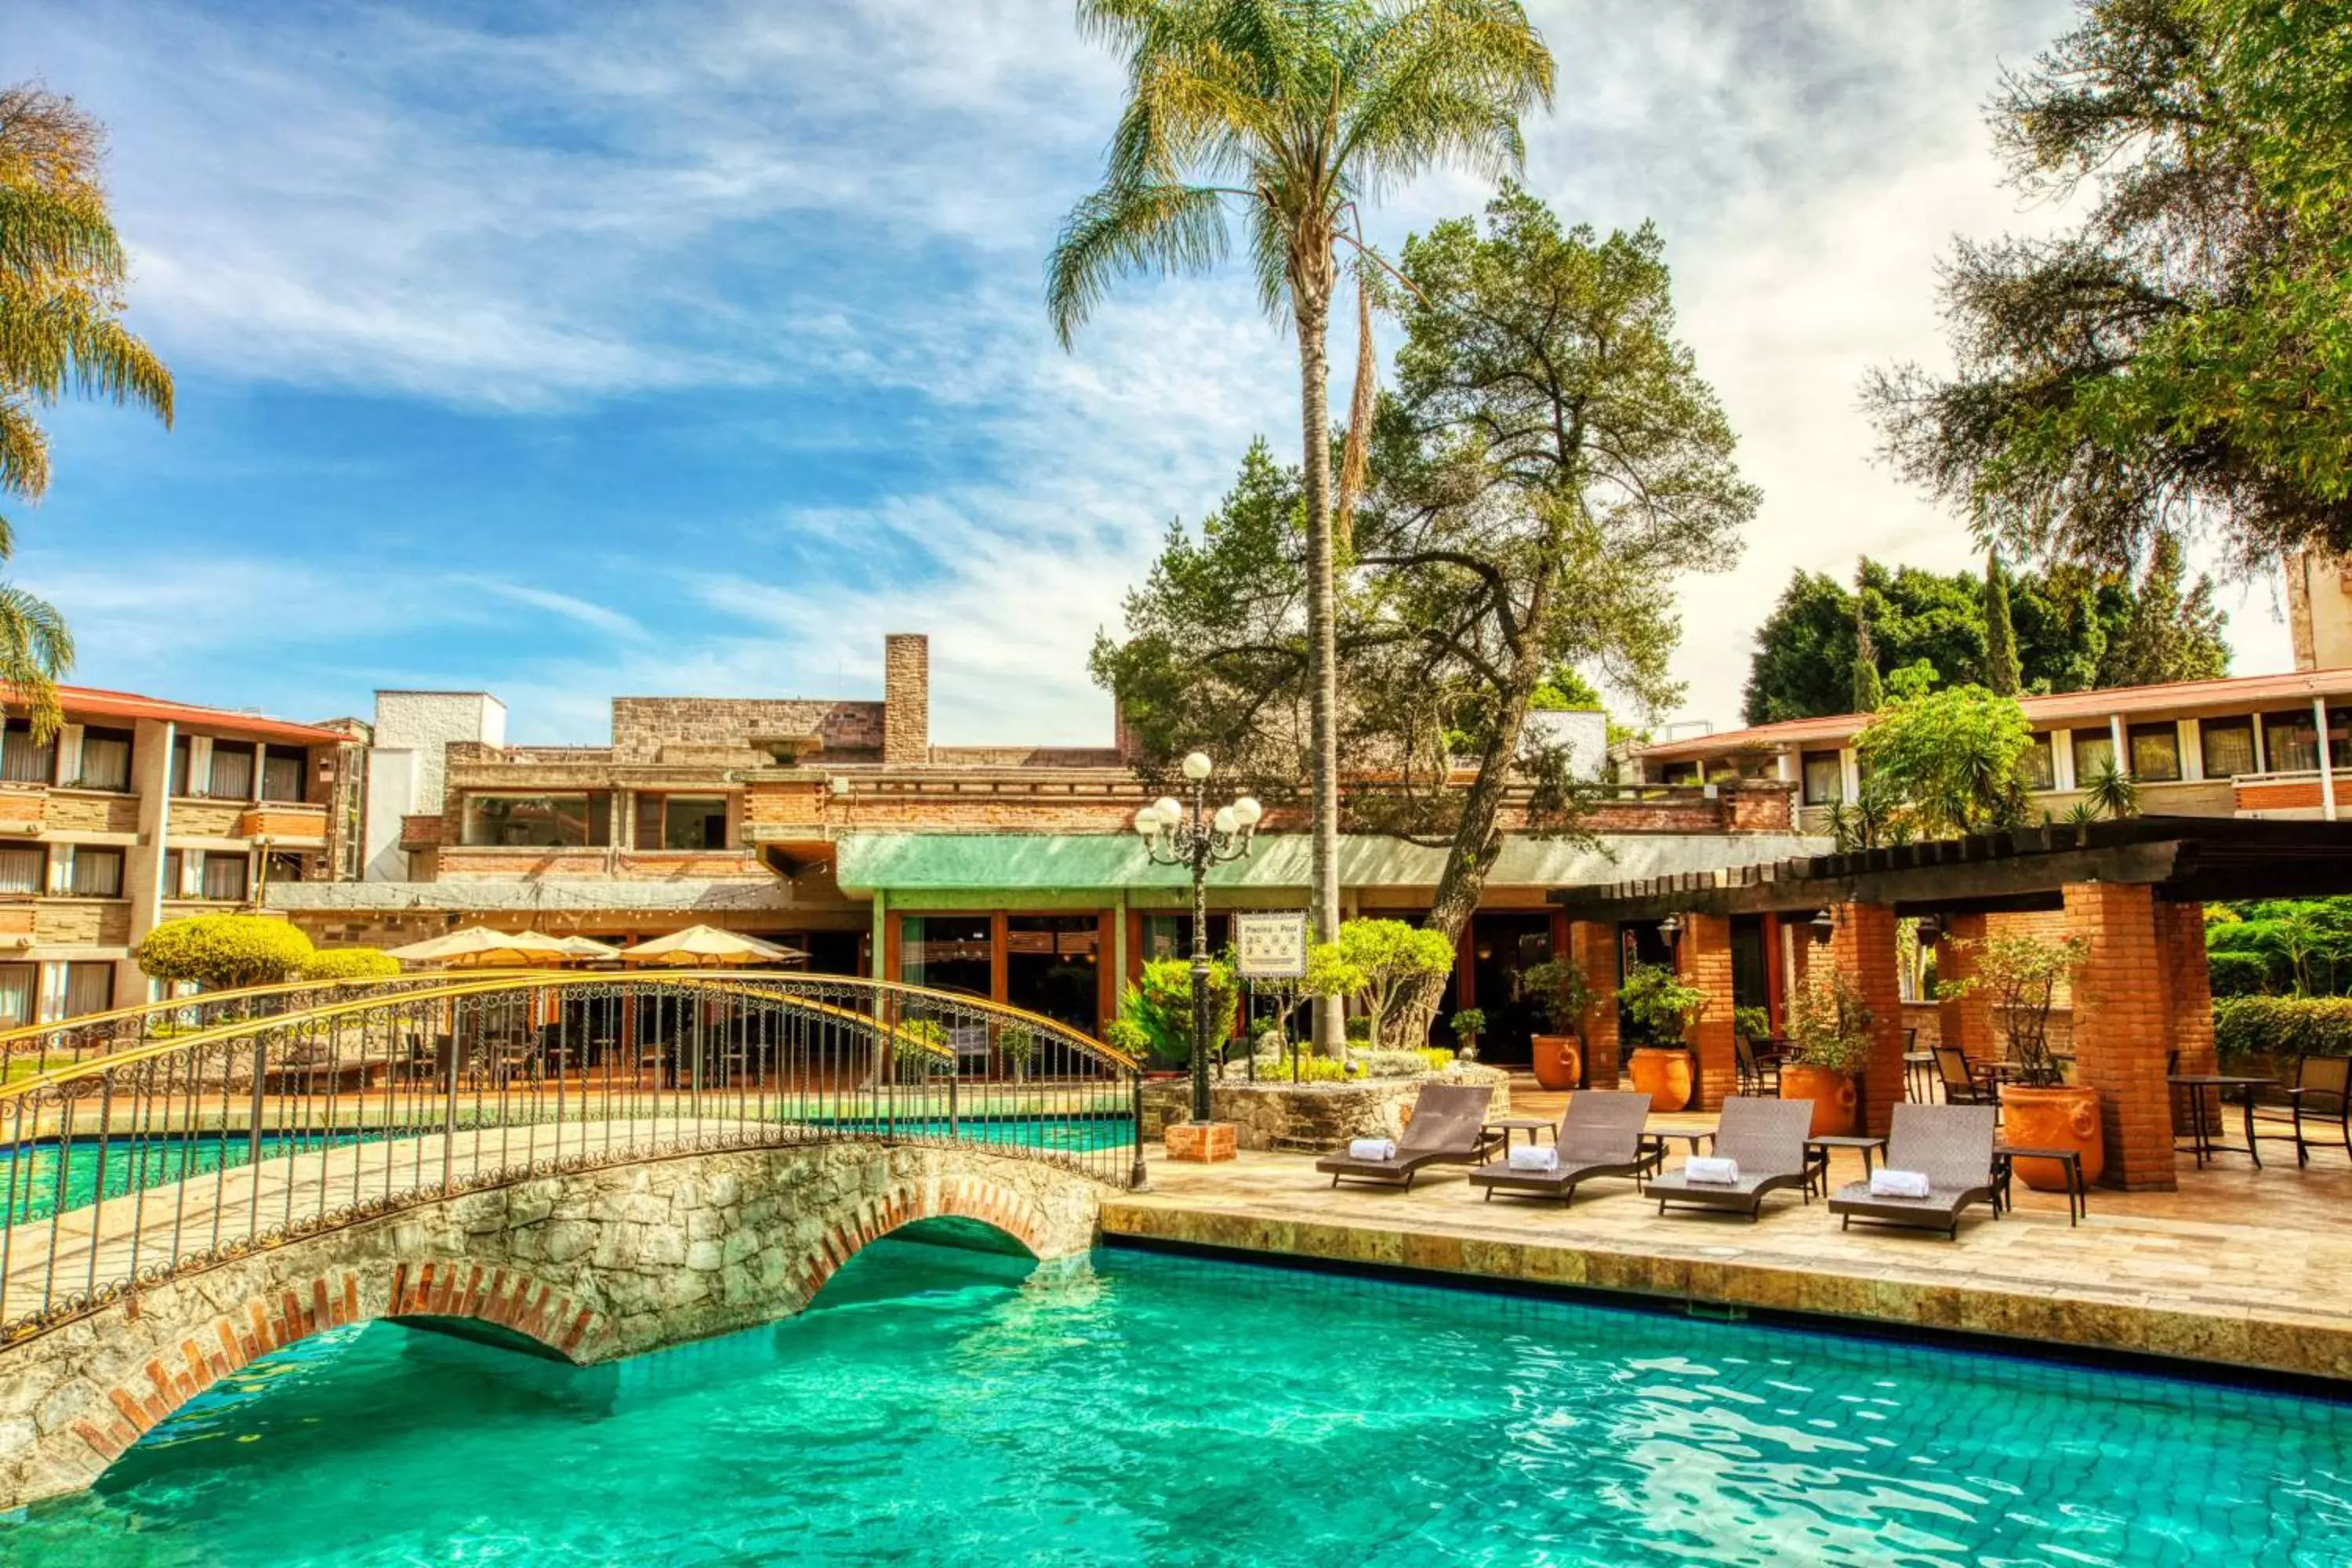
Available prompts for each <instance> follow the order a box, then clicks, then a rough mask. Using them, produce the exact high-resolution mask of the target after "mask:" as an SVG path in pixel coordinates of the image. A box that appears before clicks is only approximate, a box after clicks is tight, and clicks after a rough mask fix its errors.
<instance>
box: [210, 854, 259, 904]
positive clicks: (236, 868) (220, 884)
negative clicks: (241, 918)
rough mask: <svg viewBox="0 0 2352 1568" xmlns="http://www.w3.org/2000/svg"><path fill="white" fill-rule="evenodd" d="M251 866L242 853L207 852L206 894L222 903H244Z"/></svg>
mask: <svg viewBox="0 0 2352 1568" xmlns="http://www.w3.org/2000/svg"><path fill="white" fill-rule="evenodd" d="M249 870H250V868H248V867H247V864H246V858H245V857H244V856H242V855H239V854H236V853H235V852H233V851H231V852H226V853H224V852H221V851H217V850H207V851H206V852H205V881H204V896H205V898H207V899H213V900H218V901H220V902H222V903H243V902H244V901H245V889H246V884H247V879H248V875H249Z"/></svg>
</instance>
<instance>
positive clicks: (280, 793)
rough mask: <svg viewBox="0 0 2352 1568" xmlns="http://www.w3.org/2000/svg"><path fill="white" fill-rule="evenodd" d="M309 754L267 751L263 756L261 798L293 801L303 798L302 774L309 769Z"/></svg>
mask: <svg viewBox="0 0 2352 1568" xmlns="http://www.w3.org/2000/svg"><path fill="white" fill-rule="evenodd" d="M309 763H310V757H309V755H308V754H307V753H305V752H263V753H262V758H261V798H262V799H264V800H278V801H292V802H296V803H298V804H299V802H300V801H301V799H302V775H303V774H304V773H307V772H308V771H309V766H308V764H309Z"/></svg>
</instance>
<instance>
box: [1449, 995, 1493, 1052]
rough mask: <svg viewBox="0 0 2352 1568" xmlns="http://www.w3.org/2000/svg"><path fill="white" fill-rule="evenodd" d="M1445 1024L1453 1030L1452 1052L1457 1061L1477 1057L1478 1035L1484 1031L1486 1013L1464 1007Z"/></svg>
mask: <svg viewBox="0 0 2352 1568" xmlns="http://www.w3.org/2000/svg"><path fill="white" fill-rule="evenodd" d="M1446 1025H1447V1026H1448V1027H1450V1028H1451V1029H1452V1030H1453V1031H1454V1058H1455V1059H1456V1060H1458V1061H1465V1062H1475V1061H1476V1060H1477V1059H1478V1037H1479V1036H1480V1035H1483V1034H1485V1033H1486V1014H1485V1013H1484V1012H1482V1011H1480V1010H1479V1009H1478V1008H1475V1007H1465V1008H1463V1009H1462V1010H1461V1011H1460V1012H1458V1013H1456V1014H1454V1016H1453V1017H1451V1018H1449V1019H1447V1020H1446Z"/></svg>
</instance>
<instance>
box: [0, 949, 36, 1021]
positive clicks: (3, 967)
mask: <svg viewBox="0 0 2352 1568" xmlns="http://www.w3.org/2000/svg"><path fill="white" fill-rule="evenodd" d="M40 981H41V970H40V966H39V965H38V964H34V963H0V1026H11V1027H13V1026H16V1025H18V1024H29V1023H31V1022H32V1021H33V1003H34V998H35V997H36V995H37V994H38V992H39V990H40Z"/></svg>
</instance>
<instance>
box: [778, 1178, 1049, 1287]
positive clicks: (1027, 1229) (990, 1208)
mask: <svg viewBox="0 0 2352 1568" xmlns="http://www.w3.org/2000/svg"><path fill="white" fill-rule="evenodd" d="M925 1219H969V1220H977V1221H978V1222H980V1223H981V1224H982V1225H985V1226H989V1227H991V1228H992V1229H994V1230H998V1231H1001V1232H1003V1234H1004V1235H1006V1236H1009V1237H1012V1238H1013V1240H1015V1241H1017V1242H1019V1243H1020V1244H1021V1245H1022V1246H1024V1247H1027V1248H1028V1249H1029V1253H1030V1256H1032V1257H1034V1258H1040V1259H1043V1258H1054V1257H1059V1256H1062V1255H1064V1254H1066V1253H1068V1252H1072V1251H1076V1250H1080V1248H1078V1247H1072V1246H1071V1245H1069V1241H1068V1238H1066V1237H1060V1236H1058V1235H1057V1234H1056V1227H1055V1225H1054V1224H1053V1222H1052V1220H1051V1219H1050V1218H1049V1217H1048V1216H1047V1215H1046V1214H1045V1210H1044V1208H1043V1206H1042V1205H1039V1204H1038V1203H1037V1202H1036V1201H1035V1200H1034V1199H1033V1198H1029V1197H1025V1196H1024V1195H1023V1194H1019V1193H1015V1192H1013V1191H1012V1190H1011V1189H1009V1188H1007V1187H1003V1186H1001V1185H999V1184H996V1183H994V1182H992V1181H990V1180H989V1179H988V1178H987V1177H985V1176H980V1175H970V1174H946V1173H943V1174H940V1175H936V1176H931V1177H929V1178H927V1179H921V1180H917V1181H912V1182H908V1183H905V1184H901V1185H899V1186H898V1187H895V1188H893V1189H892V1190H891V1191H889V1192H887V1193H885V1194H882V1195H881V1196H879V1197H877V1198H876V1199H874V1200H873V1201H872V1202H870V1203H868V1204H866V1205H863V1206H862V1207H860V1208H858V1209H857V1210H856V1211H855V1212H853V1213H851V1214H848V1215H843V1216H842V1217H841V1219H839V1220H838V1221H836V1222H835V1224H834V1226H832V1227H831V1228H830V1229H828V1230H827V1231H826V1232H825V1234H824V1236H823V1237H820V1238H819V1240H818V1242H817V1244H816V1246H815V1247H813V1248H811V1249H810V1250H809V1252H808V1253H807V1254H805V1255H804V1256H803V1258H802V1259H801V1261H800V1263H799V1264H798V1266H797V1267H796V1268H794V1269H793V1273H792V1279H793V1283H794V1285H795V1287H796V1289H798V1292H799V1295H800V1299H801V1301H802V1303H803V1305H805V1304H806V1303H807V1302H808V1301H809V1300H811V1299H812V1298H814V1296H815V1295H816V1293H817V1292H818V1291H819V1290H821V1289H824V1284H825V1281H826V1280H828V1279H832V1278H833V1276H834V1274H835V1271H836V1270H838V1269H839V1268H841V1266H842V1265H843V1264H845V1263H846V1262H848V1261H849V1260H850V1259H851V1258H855V1257H856V1255H857V1254H858V1253H859V1252H860V1251H862V1250H864V1248H865V1247H866V1244H867V1243H868V1242H872V1241H877V1240H879V1239H880V1238H882V1237H886V1236H887V1235H889V1234H890V1233H891V1232H892V1231H894V1230H897V1229H898V1228H899V1227H900V1226H908V1225H912V1224H914V1223H915V1222H916V1221H918V1220H925Z"/></svg>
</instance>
